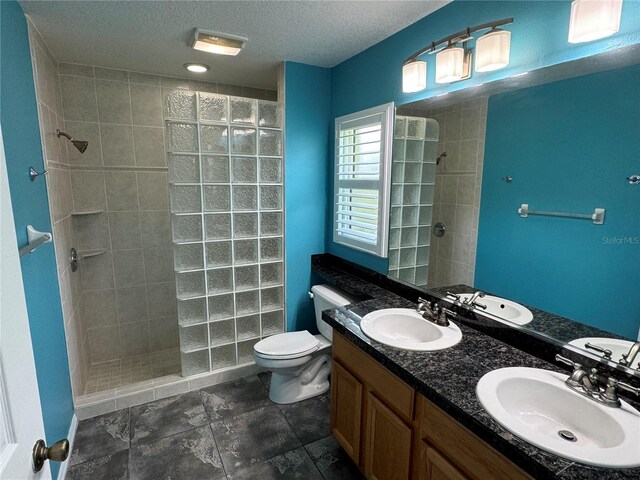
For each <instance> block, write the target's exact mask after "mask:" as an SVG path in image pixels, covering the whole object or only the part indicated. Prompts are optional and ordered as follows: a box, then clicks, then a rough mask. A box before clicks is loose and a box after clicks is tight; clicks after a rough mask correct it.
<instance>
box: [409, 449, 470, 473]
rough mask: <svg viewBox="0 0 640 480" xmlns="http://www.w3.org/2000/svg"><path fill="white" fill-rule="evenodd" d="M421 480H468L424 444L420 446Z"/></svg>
mask: <svg viewBox="0 0 640 480" xmlns="http://www.w3.org/2000/svg"><path fill="white" fill-rule="evenodd" d="M420 457H421V459H422V462H421V463H422V465H421V472H420V474H421V477H420V478H421V480H468V478H467V477H465V476H464V475H463V474H461V473H460V472H459V471H458V469H456V468H455V467H454V466H453V465H451V464H450V463H449V462H448V461H447V460H446V459H445V458H444V457H442V455H440V454H439V453H438V452H437V451H436V450H434V449H433V448H431V447H429V446H428V445H427V444H426V443H424V442H421V444H420Z"/></svg>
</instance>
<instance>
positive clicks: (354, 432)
mask: <svg viewBox="0 0 640 480" xmlns="http://www.w3.org/2000/svg"><path fill="white" fill-rule="evenodd" d="M362 399H363V386H362V383H360V382H359V381H358V380H357V379H356V378H355V377H354V376H353V375H351V374H350V373H349V372H348V371H347V370H346V369H345V368H343V367H342V365H340V364H339V363H338V362H333V370H332V372H331V432H332V433H333V436H334V437H336V439H337V440H338V442H340V445H342V448H344V450H345V452H347V454H348V455H349V456H350V457H351V459H352V460H353V461H354V462H356V463H358V459H359V458H360V431H361V419H362Z"/></svg>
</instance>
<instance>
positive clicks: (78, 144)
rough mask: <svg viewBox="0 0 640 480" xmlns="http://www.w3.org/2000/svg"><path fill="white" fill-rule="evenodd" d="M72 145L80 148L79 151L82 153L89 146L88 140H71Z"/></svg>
mask: <svg viewBox="0 0 640 480" xmlns="http://www.w3.org/2000/svg"><path fill="white" fill-rule="evenodd" d="M71 143H73V146H74V147H76V148H77V149H78V150H80V153H84V151H85V150H86V149H87V147H88V146H89V142H85V141H84V140H71Z"/></svg>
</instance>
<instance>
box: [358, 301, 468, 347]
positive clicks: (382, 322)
mask: <svg viewBox="0 0 640 480" xmlns="http://www.w3.org/2000/svg"><path fill="white" fill-rule="evenodd" d="M360 328H361V329H362V331H363V332H364V334H365V335H366V336H367V337H369V338H371V339H373V340H375V341H376V342H380V343H384V344H385V345H389V346H391V347H396V348H402V349H404V350H416V351H424V352H427V351H433V350H442V349H443V348H449V347H452V346H453V345H455V344H456V343H458V342H459V341H460V340H462V332H461V331H460V329H459V328H458V326H457V325H454V324H453V323H450V324H449V326H448V327H440V326H438V325H436V324H434V323H431V322H430V321H428V320H425V319H424V318H422V316H421V315H420V314H419V313H418V312H416V311H415V310H412V309H410V308H387V309H384V310H376V311H375V312H371V313H369V314H367V315H365V316H364V317H363V318H362V322H360Z"/></svg>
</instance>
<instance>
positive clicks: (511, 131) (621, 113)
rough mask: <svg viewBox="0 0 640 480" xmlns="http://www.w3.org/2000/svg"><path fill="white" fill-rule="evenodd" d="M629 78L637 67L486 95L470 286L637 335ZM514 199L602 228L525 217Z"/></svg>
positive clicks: (635, 93) (639, 243)
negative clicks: (585, 216) (594, 215)
mask: <svg viewBox="0 0 640 480" xmlns="http://www.w3.org/2000/svg"><path fill="white" fill-rule="evenodd" d="M638 78H640V65H635V66H632V67H626V68H623V69H616V70H612V71H609V72H603V73H599V74H595V75H587V76H584V77H579V78H574V79H570V80H564V81H561V82H555V83H551V84H548V85H543V86H539V87H533V88H527V89H524V90H519V91H517V92H511V93H504V94H501V95H496V96H493V97H490V98H489V109H488V114H487V137H486V144H485V157H484V158H485V160H484V172H483V180H482V199H481V208H480V228H479V231H478V255H477V262H476V276H475V286H476V287H478V288H480V289H482V290H489V291H493V292H496V293H498V294H500V295H503V296H505V297H508V298H511V299H514V300H516V301H519V302H522V303H525V304H529V305H535V306H536V307H539V308H542V309H543V310H547V311H550V312H553V313H556V314H559V315H562V316H566V317H569V318H573V319H575V320H579V321H581V322H584V323H588V324H590V325H594V326H596V327H600V328H603V329H605V330H608V331H611V332H614V333H617V334H620V335H625V336H628V337H631V338H635V337H636V335H637V332H638V326H640V297H639V296H638V288H639V286H640V190H639V189H638V188H637V187H632V186H631V185H628V184H627V182H626V180H625V178H626V177H627V176H629V175H630V172H635V171H637V170H638V166H640V162H639V160H638V152H640V89H638ZM505 175H512V176H513V178H514V181H513V183H510V184H507V183H505V182H504V181H502V180H501V177H503V176H505ZM522 203H528V204H529V205H530V208H532V209H539V210H559V211H568V212H582V213H589V212H592V211H593V209H594V208H595V207H602V208H606V217H605V224H604V225H593V223H592V222H590V221H586V220H571V219H563V218H553V217H541V216H531V217H528V218H527V219H522V218H520V216H519V215H517V213H516V210H517V207H518V206H519V205H520V204H522ZM616 238H617V239H620V240H618V241H616V240H607V239H616ZM628 239H630V240H628ZM608 242H609V243H608ZM618 242H620V243H618ZM627 242H628V243H627Z"/></svg>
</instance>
